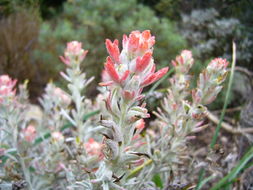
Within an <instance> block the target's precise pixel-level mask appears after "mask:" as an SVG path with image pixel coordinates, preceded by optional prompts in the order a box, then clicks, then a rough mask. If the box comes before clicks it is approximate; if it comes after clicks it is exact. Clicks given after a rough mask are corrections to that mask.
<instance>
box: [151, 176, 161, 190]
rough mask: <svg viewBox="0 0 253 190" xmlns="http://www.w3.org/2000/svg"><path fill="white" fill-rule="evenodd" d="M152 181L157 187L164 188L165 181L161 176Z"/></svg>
mask: <svg viewBox="0 0 253 190" xmlns="http://www.w3.org/2000/svg"><path fill="white" fill-rule="evenodd" d="M152 181H153V182H154V183H155V185H156V186H157V187H160V188H163V181H162V179H161V177H160V175H159V174H155V175H154V177H153V179H152Z"/></svg>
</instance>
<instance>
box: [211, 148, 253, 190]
mask: <svg viewBox="0 0 253 190" xmlns="http://www.w3.org/2000/svg"><path fill="white" fill-rule="evenodd" d="M252 158H253V147H251V148H250V150H249V151H248V152H247V153H246V154H245V155H244V156H243V158H242V159H241V160H240V161H239V163H238V164H237V165H236V166H235V167H234V168H233V169H232V170H231V172H230V173H229V174H228V175H226V176H225V177H224V178H222V179H221V180H220V181H219V182H218V183H217V184H216V185H215V186H214V187H212V189H211V190H220V189H221V188H222V186H224V185H226V184H230V182H232V181H233V180H235V178H236V176H237V175H238V174H239V173H240V172H241V170H243V169H244V167H245V166H246V165H247V163H248V162H249V160H250V159H252Z"/></svg>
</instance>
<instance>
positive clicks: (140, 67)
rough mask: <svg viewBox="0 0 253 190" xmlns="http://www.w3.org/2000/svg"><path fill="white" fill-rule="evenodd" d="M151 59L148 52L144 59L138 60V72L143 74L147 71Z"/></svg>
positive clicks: (150, 54)
mask: <svg viewBox="0 0 253 190" xmlns="http://www.w3.org/2000/svg"><path fill="white" fill-rule="evenodd" d="M151 58H152V53H151V52H147V53H146V54H145V55H144V56H143V57H142V58H139V57H138V58H137V60H136V71H137V72H142V71H143V70H144V69H146V68H147V66H148V64H149V63H150V60H151Z"/></svg>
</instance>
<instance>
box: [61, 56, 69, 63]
mask: <svg viewBox="0 0 253 190" xmlns="http://www.w3.org/2000/svg"><path fill="white" fill-rule="evenodd" d="M59 58H60V60H61V61H62V62H63V63H65V64H66V65H69V64H70V62H69V60H68V59H67V58H65V57H63V56H59Z"/></svg>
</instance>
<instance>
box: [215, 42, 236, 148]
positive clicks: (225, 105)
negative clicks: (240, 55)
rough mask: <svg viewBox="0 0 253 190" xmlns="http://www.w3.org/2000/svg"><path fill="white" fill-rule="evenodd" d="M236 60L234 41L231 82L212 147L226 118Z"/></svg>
mask: <svg viewBox="0 0 253 190" xmlns="http://www.w3.org/2000/svg"><path fill="white" fill-rule="evenodd" d="M235 62H236V46H235V43H234V42H233V60H232V67H231V73H230V76H229V82H228V89H227V93H226V97H225V102H224V105H223V108H222V112H221V116H220V121H219V123H218V126H217V127H216V129H215V134H214V136H213V139H212V142H211V148H213V147H214V145H215V144H216V141H217V138H218V135H219V131H220V128H221V123H222V121H223V119H224V116H225V112H226V109H227V105H228V99H229V96H230V93H231V88H232V83H233V79H234V71H235Z"/></svg>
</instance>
